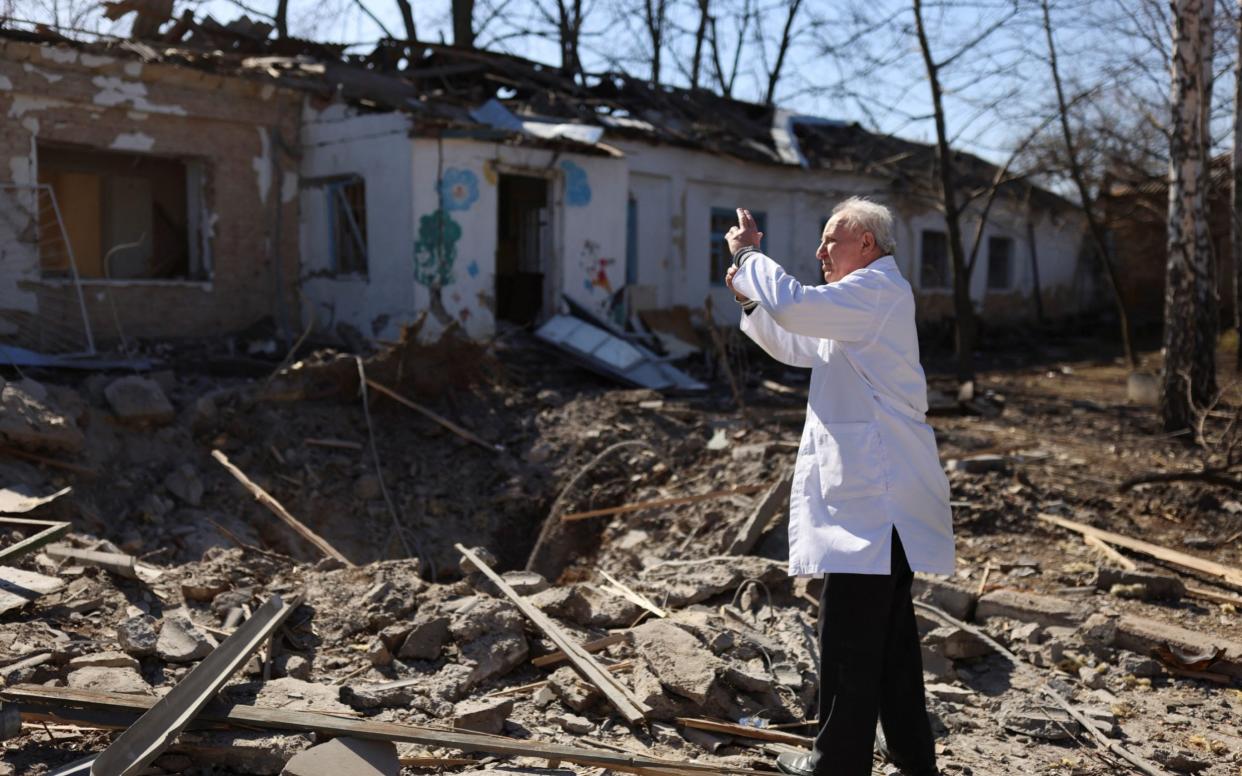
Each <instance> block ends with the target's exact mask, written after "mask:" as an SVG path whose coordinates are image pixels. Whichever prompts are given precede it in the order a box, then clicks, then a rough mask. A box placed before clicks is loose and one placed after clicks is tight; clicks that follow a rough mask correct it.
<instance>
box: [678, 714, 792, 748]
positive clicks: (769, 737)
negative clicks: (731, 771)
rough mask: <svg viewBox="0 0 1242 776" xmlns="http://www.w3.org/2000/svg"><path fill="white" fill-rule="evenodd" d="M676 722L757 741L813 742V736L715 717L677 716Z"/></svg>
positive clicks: (783, 742)
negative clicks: (741, 723)
mask: <svg viewBox="0 0 1242 776" xmlns="http://www.w3.org/2000/svg"><path fill="white" fill-rule="evenodd" d="M677 724H678V725H685V726H686V727H688V728H696V729H698V730H707V731H709V732H712V733H724V734H726V735H730V736H737V737H738V738H753V739H755V740H758V741H775V742H777V743H780V744H794V745H795V746H802V747H810V746H811V745H812V744H814V743H815V739H814V738H809V737H807V736H796V735H794V734H793V733H782V732H781V731H779V730H771V729H768V728H757V727H751V726H750V725H738V724H735V723H733V722H721V721H719V720H715V719H697V718H695V717H678V718H677Z"/></svg>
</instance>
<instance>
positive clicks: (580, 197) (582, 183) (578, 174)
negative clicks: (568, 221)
mask: <svg viewBox="0 0 1242 776" xmlns="http://www.w3.org/2000/svg"><path fill="white" fill-rule="evenodd" d="M561 169H562V170H564V171H565V204H567V205H569V206H570V207H583V206H584V205H589V204H591V184H590V183H589V182H588V181H587V174H586V170H584V169H582V168H581V167H579V166H578V165H576V164H574V163H573V162H571V161H568V160H566V161H563V162H561Z"/></svg>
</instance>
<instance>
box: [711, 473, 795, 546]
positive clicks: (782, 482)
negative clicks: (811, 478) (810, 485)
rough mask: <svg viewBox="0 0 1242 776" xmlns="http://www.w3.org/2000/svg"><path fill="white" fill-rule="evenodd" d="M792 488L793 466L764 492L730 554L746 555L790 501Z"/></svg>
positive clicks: (734, 542)
mask: <svg viewBox="0 0 1242 776" xmlns="http://www.w3.org/2000/svg"><path fill="white" fill-rule="evenodd" d="M791 490H793V468H792V467H791V468H790V469H789V471H787V472H785V474H784V476H782V477H781V478H780V479H779V480H777V481H776V482H775V483H774V484H773V485H772V487H770V488H768V492H767V493H765V494H763V498H762V499H761V500H760V501H759V503H758V504H756V505H755V508H754V509H753V510H751V513H750V516H749V517H748V518H746V522H745V523H743V524H742V528H741V530H739V531H738V532H737V538H736V539H734V540H733V544H731V545H729V549H728V551H727V554H728V555H745V554H746V553H748V552H750V551H751V549H753V548H754V546H755V543H756V542H758V541H759V537H761V536H763V531H764V529H765V528H767V527H768V523H770V522H772V518H773V517H775V516H776V513H777V512H779V511H780V509H781V507H782V506H784V505H785V503H786V502H788V501H789V493H790V491H791Z"/></svg>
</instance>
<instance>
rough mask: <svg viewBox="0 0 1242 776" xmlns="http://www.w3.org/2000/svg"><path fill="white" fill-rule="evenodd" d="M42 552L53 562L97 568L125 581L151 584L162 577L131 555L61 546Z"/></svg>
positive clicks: (161, 573)
mask: <svg viewBox="0 0 1242 776" xmlns="http://www.w3.org/2000/svg"><path fill="white" fill-rule="evenodd" d="M43 552H44V554H46V555H47V556H48V557H49V558H52V559H53V560H64V561H71V562H72V563H76V564H78V565H80V566H97V567H98V568H101V569H104V570H106V571H111V572H112V573H113V574H116V575H117V576H121V577H125V578H126V579H140V580H142V581H143V582H147V583H151V582H155V581H156V580H158V579H159V578H160V577H161V576H163V572H162V571H161V570H160V569H158V568H156V567H155V566H152V565H150V564H147V563H142V562H141V561H139V560H138V559H137V558H135V557H134V556H133V555H125V554H122V553H117V552H98V551H96V550H79V549H77V548H76V547H66V546H64V545H61V544H53V545H49V546H48V547H45V548H44V550H43Z"/></svg>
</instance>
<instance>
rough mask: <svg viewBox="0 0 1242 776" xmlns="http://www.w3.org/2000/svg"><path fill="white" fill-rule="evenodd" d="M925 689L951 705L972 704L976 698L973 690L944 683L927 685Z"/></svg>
mask: <svg viewBox="0 0 1242 776" xmlns="http://www.w3.org/2000/svg"><path fill="white" fill-rule="evenodd" d="M923 689H924V690H926V691H927V692H928V693H929V694H931V695H934V696H936V697H937V698H939V699H940V700H942V701H948V702H950V703H971V702H972V701H973V700H974V697H975V693H974V691H973V690H968V689H966V688H965V687H958V686H956V685H952V684H944V683H942V682H934V683H932V684H928V685H925V686H924V688H923Z"/></svg>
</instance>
